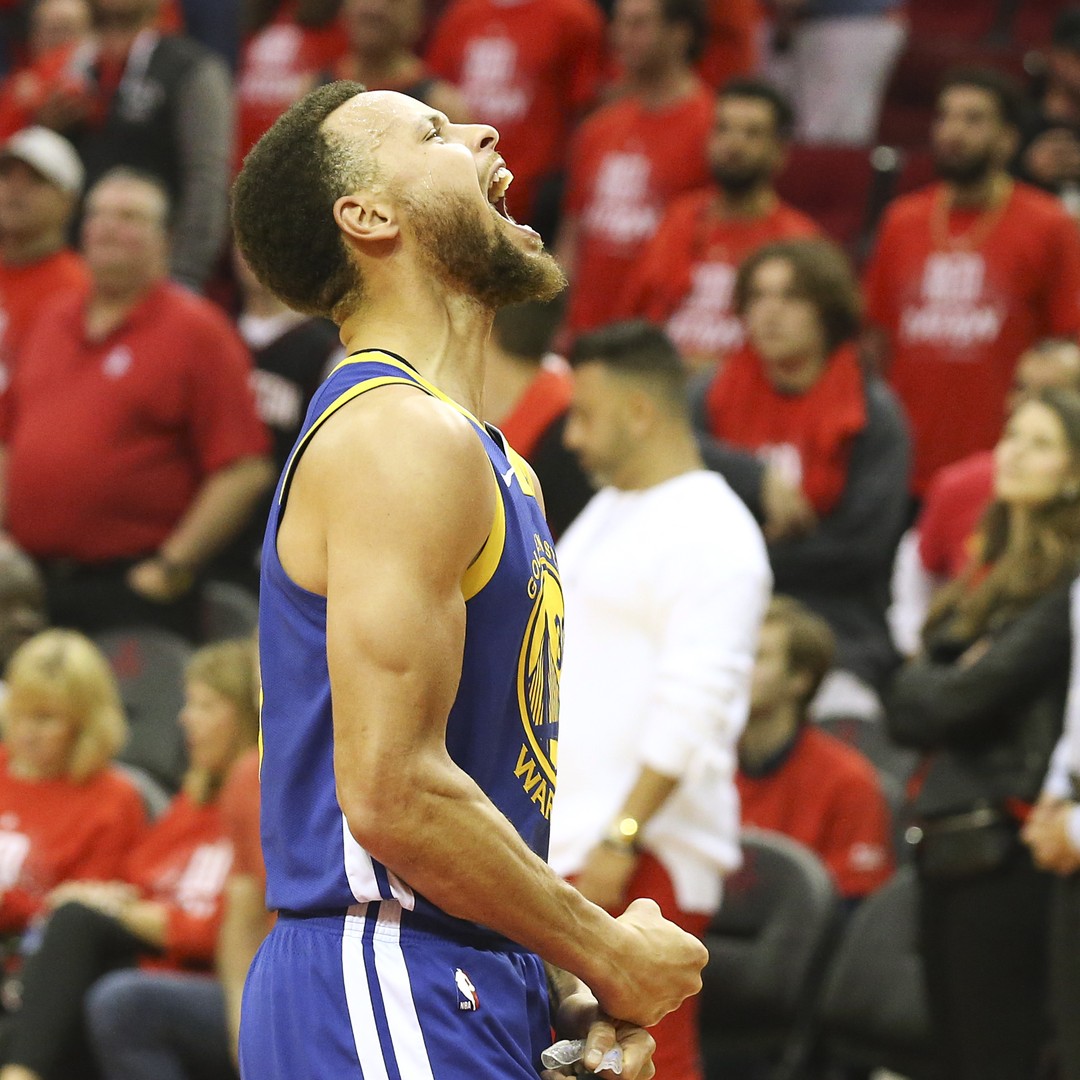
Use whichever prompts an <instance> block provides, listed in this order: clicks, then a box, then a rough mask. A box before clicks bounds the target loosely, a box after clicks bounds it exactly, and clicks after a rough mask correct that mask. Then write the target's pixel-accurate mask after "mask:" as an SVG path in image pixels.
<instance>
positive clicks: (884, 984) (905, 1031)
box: [817, 867, 1019, 1080]
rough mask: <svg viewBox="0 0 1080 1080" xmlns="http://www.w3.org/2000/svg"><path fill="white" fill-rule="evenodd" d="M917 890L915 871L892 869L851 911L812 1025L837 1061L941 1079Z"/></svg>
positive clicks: (913, 1079)
mask: <svg viewBox="0 0 1080 1080" xmlns="http://www.w3.org/2000/svg"><path fill="white" fill-rule="evenodd" d="M916 890H917V884H916V880H915V873H914V870H913V869H912V868H911V867H904V868H903V869H901V870H900V871H898V872H897V874H896V876H895V877H894V878H893V879H892V881H890V882H889V883H888V884H887V885H885V886H883V887H882V888H881V889H879V890H878V891H877V892H876V893H874V894H873V895H872V896H870V897H868V898H867V899H866V900H864V901H863V903H862V904H861V905H860V907H859V908H857V909H856V911H855V913H854V914H853V915H852V916H851V919H850V921H849V923H848V926H847V930H846V932H845V934H844V936H843V938H842V940H841V942H840V944H839V946H838V947H837V949H836V951H835V953H834V954H833V957H832V961H831V963H830V964H829V968H828V972H827V973H826V976H825V982H824V987H823V989H822V993H821V997H820V1005H819V1011H818V1018H817V1026H818V1032H819V1037H820V1040H821V1044H822V1047H823V1049H824V1051H825V1053H826V1054H827V1055H828V1057H829V1058H830V1059H831V1060H832V1061H833V1062H835V1063H836V1064H837V1065H848V1066H853V1067H858V1068H864V1069H876V1068H884V1069H890V1070H892V1071H895V1072H898V1073H902V1074H903V1075H904V1076H906V1077H910V1080H943V1078H939V1077H938V1076H937V1074H936V1073H935V1072H934V1071H933V1066H932V1064H931V1060H930V1046H929V1037H930V1036H929V1032H930V1021H929V1016H928V1013H927V1007H926V994H925V990H924V988H923V981H922V966H921V962H920V959H919V954H918V951H917V949H916V933H917V914H916V904H917V899H918V897H917V891H916ZM1018 1080H1019V1078H1018Z"/></svg>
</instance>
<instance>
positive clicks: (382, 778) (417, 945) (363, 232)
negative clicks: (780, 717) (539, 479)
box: [233, 82, 707, 1080]
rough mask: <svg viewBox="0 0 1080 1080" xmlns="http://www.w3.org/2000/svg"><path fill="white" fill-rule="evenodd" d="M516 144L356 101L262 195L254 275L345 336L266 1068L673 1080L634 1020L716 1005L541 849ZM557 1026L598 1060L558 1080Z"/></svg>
mask: <svg viewBox="0 0 1080 1080" xmlns="http://www.w3.org/2000/svg"><path fill="white" fill-rule="evenodd" d="M498 137H499V136H498V132H497V131H495V129H494V128H490V127H487V126H485V125H480V124H475V125H458V124H452V123H450V122H449V120H448V119H447V118H446V117H445V116H443V115H442V114H441V113H437V112H434V111H432V110H431V108H430V107H428V106H426V105H423V104H421V103H420V102H418V101H416V100H415V99H413V98H408V97H405V96H404V95H402V94H397V93H392V92H388V91H370V92H364V91H363V89H362V87H360V86H359V85H358V84H355V83H347V82H338V83H332V84H330V85H328V86H325V87H322V88H321V89H319V90H316V91H313V92H312V93H311V94H309V95H308V96H307V97H305V98H303V99H302V100H301V101H300V102H299V103H297V104H296V105H295V106H293V108H291V109H290V110H289V111H288V112H287V113H286V114H285V115H284V116H283V117H281V119H279V120H278V121H277V122H276V123H275V125H274V126H273V127H272V128H271V129H270V131H269V132H268V133H267V134H266V135H265V136H263V138H262V139H261V140H260V141H259V143H258V144H257V145H256V147H255V148H254V150H252V152H251V153H250V154H249V155H248V157H247V159H246V161H245V163H244V167H243V169H242V170H241V173H240V176H239V177H238V179H237V181H236V184H235V186H234V192H233V209H234V222H235V226H236V232H237V239H238V242H239V245H240V248H241V250H242V251H243V253H244V256H245V258H246V259H247V262H248V264H249V265H250V266H251V268H252V270H253V271H254V272H255V274H256V275H257V276H258V277H259V278H260V279H261V280H262V281H263V282H264V284H266V285H268V286H269V287H270V288H271V289H273V291H274V292H275V293H276V294H277V295H278V297H279V298H280V299H281V300H283V301H284V302H286V303H288V304H289V305H290V306H292V307H294V308H296V309H297V310H301V311H305V312H307V313H310V314H313V315H322V316H330V317H333V319H334V321H335V322H337V323H338V325H339V327H340V332H341V338H342V341H343V343H344V344H345V346H346V349H347V350H348V354H349V355H348V357H347V359H346V361H345V362H343V363H342V364H341V365H339V366H338V368H337V369H336V370H335V372H334V373H333V374H332V375H331V376H330V378H329V379H327V380H326V381H325V382H324V383H323V385H322V386H321V387H320V389H319V391H318V392H317V393H316V395H315V398H314V400H313V402H312V406H311V408H310V410H309V412H308V417H307V419H306V421H305V424H304V428H303V430H302V432H301V434H300V436H299V438H298V440H297V443H296V446H295V448H294V450H293V453H292V456H291V457H290V460H289V464H288V465H287V467H286V469H285V471H284V473H283V475H282V478H281V481H280V482H279V485H278V489H277V494H276V497H275V500H274V503H273V506H272V508H271V513H270V519H269V522H268V525H267V533H266V540H265V542H264V545H263V560H262V587H261V590H260V603H261V608H262V611H261V623H260V635H259V648H260V654H261V670H262V676H263V708H262V750H263V755H262V766H261V781H262V802H261V815H262V835H263V849H264V855H265V860H266V873H267V902H268V905H269V907H271V908H273V909H276V910H278V911H280V912H281V917H280V918H279V919H278V922H277V924H276V926H275V927H274V929H273V930H272V931H271V933H270V935H269V937H268V938H267V940H266V942H265V943H264V944H263V946H262V948H261V949H260V951H259V954H258V956H257V957H256V959H255V962H254V964H253V966H252V969H251V972H250V974H249V976H248V982H247V987H246V990H245V994H244V1009H243V1018H242V1022H241V1036H240V1060H241V1067H242V1070H243V1072H244V1074H245V1075H248V1076H252V1077H258V1078H259V1080H295V1077H296V1076H297V1075H307V1076H311V1077H320V1078H322V1077H327V1078H329V1077H344V1076H360V1075H363V1076H365V1077H379V1076H391V1075H394V1076H396V1075H400V1076H402V1077H404V1076H409V1077H410V1078H412V1077H415V1078H428V1080H431V1078H432V1077H435V1076H438V1077H450V1076H477V1077H479V1076H484V1077H499V1078H500V1080H535V1077H536V1075H537V1073H538V1072H539V1071H540V1069H541V1068H545V1069H546V1070H547V1071H546V1072H545V1073H544V1075H545V1077H548V1078H549V1080H559V1078H561V1077H567V1076H571V1075H576V1073H577V1071H578V1069H577V1067H576V1066H580V1065H583V1067H585V1068H587V1069H590V1070H592V1071H596V1072H597V1074H598V1075H599V1076H602V1077H604V1078H605V1080H612V1078H613V1077H614V1075H615V1073H614V1072H613V1071H612V1069H611V1068H610V1067H609V1066H610V1065H611V1064H612V1062H611V1060H610V1059H609V1061H608V1064H607V1065H602V1064H601V1062H602V1059H603V1058H604V1055H605V1052H609V1051H612V1050H614V1049H617V1050H618V1051H619V1053H620V1054H621V1059H622V1070H623V1076H624V1078H626V1080H647V1078H648V1077H650V1076H652V1075H653V1068H652V1065H651V1062H650V1050H651V1039H650V1038H649V1036H648V1034H647V1033H646V1032H645V1031H643V1030H641V1028H639V1027H637V1026H636V1025H637V1024H642V1025H651V1024H654V1023H656V1022H657V1021H658V1020H660V1018H661V1017H662V1016H664V1015H666V1014H667V1013H668V1012H669V1011H671V1010H672V1009H675V1008H676V1007H678V1005H679V1004H681V1002H682V1000H683V999H684V998H685V997H686V996H687V995H689V994H692V993H695V992H696V991H697V990H698V989H699V988H700V985H701V980H700V974H699V972H700V969H701V967H702V966H703V964H704V961H705V959H707V955H706V954H705V951H704V948H703V947H702V946H701V944H700V942H697V941H695V940H694V939H693V938H692V937H691V936H690V935H688V934H686V933H684V932H683V931H682V930H680V929H679V928H678V927H676V926H674V925H672V924H671V923H668V922H666V921H665V920H664V919H662V918H661V916H660V913H659V912H658V911H657V910H656V908H655V906H654V905H652V904H649V903H647V902H644V901H643V902H641V903H639V904H638V905H635V906H634V907H632V908H631V909H630V910H628V911H627V912H626V913H625V914H624V915H622V916H621V917H620V918H618V919H613V918H612V917H611V916H609V915H608V914H606V913H605V912H604V911H603V910H601V909H600V908H599V907H597V906H596V905H594V904H591V903H589V902H588V901H587V900H585V899H584V898H583V897H582V896H581V895H580V894H578V893H577V892H576V891H575V890H574V889H572V888H571V887H570V886H569V885H566V884H565V883H564V882H562V881H561V880H560V879H559V878H558V877H557V876H556V875H555V874H554V872H553V871H552V870H551V869H550V868H549V867H548V866H547V864H546V862H545V861H544V860H545V856H546V853H547V839H548V822H549V819H550V814H551V808H552V803H553V800H554V788H555V761H556V756H557V747H558V714H559V668H560V665H561V662H562V642H563V605H562V590H561V586H560V582H559V570H558V566H557V562H556V560H555V552H554V547H553V545H552V542H551V536H550V532H549V531H548V528H547V525H546V523H545V521H544V517H543V503H542V501H541V500H542V495H541V493H540V491H539V488H538V485H537V483H536V480H535V476H534V475H533V473H532V472H531V470H530V469H529V468H528V466H527V465H526V464H525V463H524V461H523V460H522V459H521V457H520V456H519V455H518V454H516V453H515V452H514V451H513V450H512V449H511V448H510V447H509V445H508V444H507V443H506V442H505V440H504V439H502V438H501V436H500V434H499V432H498V431H497V430H496V429H493V428H489V427H487V426H486V425H485V424H484V423H483V422H482V421H481V419H480V417H482V415H483V412H482V405H483V401H482V395H483V377H484V353H485V346H486V341H487V336H488V334H489V332H490V329H491V322H492V318H493V316H494V313H495V311H496V310H497V309H498V308H500V307H502V306H504V305H506V304H510V303H515V302H517V303H520V302H523V301H526V300H548V299H551V298H553V297H554V295H555V294H557V293H558V291H559V289H560V288H561V287H562V284H563V278H562V275H561V273H560V272H559V269H558V267H557V266H556V265H555V263H554V260H552V259H551V257H550V256H549V255H547V254H546V253H545V252H544V250H543V244H542V241H541V239H540V237H539V235H538V234H537V233H536V232H534V231H533V230H532V229H530V228H528V227H527V226H523V225H518V224H516V223H515V222H513V221H512V220H511V219H509V218H508V217H507V216H506V214H505V203H504V196H505V194H506V189H507V187H508V185H509V183H510V179H511V177H510V173H509V170H508V169H507V167H506V165H505V163H504V162H503V159H502V158H501V157H500V156H499V154H498V153H497V150H496V146H497V143H498ZM541 957H543V959H544V960H545V961H547V963H548V965H549V966H548V967H547V968H546V969H545V967H544V964H543V962H542V960H541ZM549 980H550V987H551V990H550V994H549ZM601 1010H603V1012H602V1013H601ZM610 1017H618V1018H621V1019H620V1020H611V1019H609V1018H610ZM553 1026H554V1028H555V1030H556V1032H557V1036H558V1037H560V1038H574V1037H580V1038H582V1039H585V1040H587V1042H586V1044H585V1047H584V1051H583V1054H581V1053H575V1052H571V1053H570V1054H569V1057H568V1058H567V1059H564V1061H563V1063H562V1064H544V1065H541V1060H540V1059H541V1054H542V1052H543V1051H544V1049H545V1047H546V1045H547V1043H548V1042H549V1041H550V1037H551V1030H552V1027H553ZM313 1036H315V1037H313ZM562 1049H564V1050H565V1049H566V1048H565V1047H563V1048H562Z"/></svg>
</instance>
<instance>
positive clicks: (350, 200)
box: [334, 191, 400, 243]
mask: <svg viewBox="0 0 1080 1080" xmlns="http://www.w3.org/2000/svg"><path fill="white" fill-rule="evenodd" d="M334 220H335V221H336V222H337V224H338V228H339V229H341V231H342V232H343V233H344V234H345V235H346V236H347V237H348V238H349V239H350V240H357V241H360V242H361V243H370V242H373V241H379V240H393V239H396V237H397V235H398V232H399V231H400V229H399V226H398V222H397V216H396V214H395V212H394V208H393V207H392V206H391V204H390V202H389V200H388V199H386V198H385V197H381V196H379V195H377V194H375V193H374V192H371V191H357V192H353V193H352V194H351V195H342V196H341V198H339V199H338V201H337V202H336V203H334Z"/></svg>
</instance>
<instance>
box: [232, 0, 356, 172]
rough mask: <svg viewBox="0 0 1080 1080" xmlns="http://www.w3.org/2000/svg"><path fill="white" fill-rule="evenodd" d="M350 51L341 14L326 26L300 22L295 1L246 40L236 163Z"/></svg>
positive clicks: (238, 83)
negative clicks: (317, 80)
mask: <svg viewBox="0 0 1080 1080" xmlns="http://www.w3.org/2000/svg"><path fill="white" fill-rule="evenodd" d="M348 49H349V39H348V37H347V36H346V34H345V29H344V27H343V26H342V24H341V20H340V18H337V19H334V20H333V21H331V22H329V23H327V24H326V25H325V26H301V25H300V24H299V23H297V22H296V4H295V3H294V2H292V0H288V2H286V3H284V4H282V5H281V7H280V8H279V9H278V12H277V14H276V15H275V16H274V18H273V19H272V20H271V21H270V22H269V23H267V25H266V26H264V27H263V28H262V29H261V30H259V31H257V32H256V33H254V34H252V35H251V36H250V37H249V38H248V39H247V40H246V41H245V42H244V46H243V49H242V50H241V53H240V65H239V69H238V71H237V73H236V114H237V124H238V129H239V130H238V133H237V153H238V157H237V167H239V165H240V163H241V162H243V160H244V155H245V154H247V152H248V151H249V150H250V149H251V148H252V147H253V146H254V145H255V144H256V143H257V142H258V141H259V138H260V137H261V136H262V135H263V133H264V132H265V131H266V130H267V129H268V128H269V127H270V126H271V124H273V122H274V121H275V120H276V119H277V118H278V117H279V116H280V115H281V114H282V113H283V112H284V111H285V110H286V109H287V108H288V107H289V106H290V105H292V104H293V103H294V102H296V101H299V100H300V98H302V97H303V96H304V94H306V93H307V92H308V91H309V90H310V89H311V88H312V87H313V86H314V85H315V80H316V78H317V76H318V75H319V73H320V72H323V71H327V70H329V69H330V68H332V67H333V66H334V65H335V64H337V62H338V61H339V60H340V59H341V58H342V57H343V56H344V55H345V53H346V52H348Z"/></svg>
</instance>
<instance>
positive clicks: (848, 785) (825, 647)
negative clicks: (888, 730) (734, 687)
mask: <svg viewBox="0 0 1080 1080" xmlns="http://www.w3.org/2000/svg"><path fill="white" fill-rule="evenodd" d="M833 649H834V642H833V635H832V632H831V631H830V630H829V626H828V624H827V623H826V622H825V621H824V620H823V619H821V618H819V617H818V616H817V615H814V614H813V612H811V611H810V610H808V609H807V608H805V607H803V605H802V604H800V603H799V602H798V601H797V600H792V599H791V598H790V597H787V596H776V597H774V598H773V601H772V603H771V604H770V605H769V609H768V611H767V612H766V614H765V622H764V623H763V625H762V627H761V637H760V639H759V642H758V651H757V661H756V662H755V664H754V678H753V682H752V684H751V691H750V716H749V718H748V720H747V722H746V730H745V731H744V732H743V735H742V738H741V739H740V740H739V771H738V773H737V774H736V782H737V787H738V791H739V806H740V808H741V810H742V822H743V825H754V826H757V827H758V828H762V829H772V830H773V831H774V832H780V833H783V834H784V835H785V836H790V837H791V838H792V839H794V840H798V841H799V843H800V844H805V845H806V847H808V848H810V850H811V851H813V852H815V853H816V854H817V855H818V857H819V858H820V859H821V861H822V862H823V863H824V864H825V865H826V866H827V867H828V869H829V872H830V873H831V874H832V876H833V881H834V882H835V883H836V889H837V892H839V894H840V895H841V896H842V897H843V898H844V899H845V900H848V901H855V900H861V899H862V898H863V897H864V896H867V895H868V894H870V893H872V892H873V891H874V890H875V889H877V888H878V887H879V886H881V885H883V884H884V883H885V882H886V881H887V880H888V879H889V877H890V876H891V875H892V872H893V855H892V839H891V835H890V828H891V822H890V818H891V814H890V811H889V807H888V804H887V803H886V802H885V796H884V795H883V794H882V792H881V784H880V782H879V781H878V778H877V773H876V772H875V771H874V767H873V765H871V764H870V762H869V761H867V760H866V758H864V757H863V755H862V754H860V753H859V752H858V751H857V750H855V749H853V748H852V747H850V746H847V745H846V744H844V743H843V742H841V741H840V740H839V739H837V738H834V737H833V736H832V735H829V734H828V733H827V732H825V731H822V730H821V729H820V728H818V727H816V726H815V725H814V724H812V723H810V718H809V714H808V707H809V705H810V702H811V700H812V699H813V697H814V695H815V694H816V693H817V691H818V688H819V687H820V686H821V681H822V680H823V679H824V678H825V676H826V675H827V674H828V672H829V670H830V668H831V667H832V663H833Z"/></svg>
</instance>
